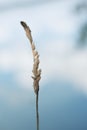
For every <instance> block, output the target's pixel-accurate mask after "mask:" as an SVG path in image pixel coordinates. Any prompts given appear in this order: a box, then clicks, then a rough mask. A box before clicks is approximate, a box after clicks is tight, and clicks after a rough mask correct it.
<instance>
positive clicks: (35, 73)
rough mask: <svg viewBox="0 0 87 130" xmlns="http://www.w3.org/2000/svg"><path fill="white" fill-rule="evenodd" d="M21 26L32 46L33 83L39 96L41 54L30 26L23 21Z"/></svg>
mask: <svg viewBox="0 0 87 130" xmlns="http://www.w3.org/2000/svg"><path fill="white" fill-rule="evenodd" d="M21 25H22V26H23V28H24V30H25V32H26V36H27V38H28V39H29V41H30V44H31V49H32V54H33V61H34V64H33V70H32V73H33V76H32V79H33V80H34V81H33V86H34V91H35V93H36V94H37V93H38V91H39V81H40V79H41V69H39V63H40V60H39V54H38V52H37V50H36V47H35V44H34V42H33V38H32V35H31V30H30V28H29V26H27V24H26V23H25V22H23V21H21Z"/></svg>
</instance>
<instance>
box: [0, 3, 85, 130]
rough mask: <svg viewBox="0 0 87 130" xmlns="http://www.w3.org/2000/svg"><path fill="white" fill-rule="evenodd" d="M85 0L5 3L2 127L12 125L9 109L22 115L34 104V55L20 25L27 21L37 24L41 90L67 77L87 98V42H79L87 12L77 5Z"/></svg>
mask: <svg viewBox="0 0 87 130" xmlns="http://www.w3.org/2000/svg"><path fill="white" fill-rule="evenodd" d="M82 2H83V0H61V1H60V0H54V1H49V0H48V1H39V0H37V1H34V0H32V1H27V0H26V1H24V0H22V1H20V0H19V1H14V0H13V1H11V0H5V1H4V0H3V1H0V106H1V108H0V109H1V112H0V115H1V116H0V117H1V118H0V120H1V121H0V122H2V124H0V126H1V127H2V128H3V123H4V124H5V125H7V127H8V128H9V125H10V121H11V118H12V117H11V118H10V119H9V121H8V122H7V120H6V117H7V119H8V115H11V113H10V114H9V112H8V111H7V112H6V109H5V108H6V107H7V109H9V111H10V110H12V113H14V111H15V113H16V114H17V113H19V111H20V107H21V108H22V109H21V111H22V112H23V109H24V110H25V108H24V106H26V104H27V103H28V102H29V103H31V104H32V105H34V101H33V100H34V96H32V93H33V87H32V79H31V75H32V64H33V60H32V53H31V48H30V44H29V42H28V40H27V38H26V35H25V32H24V30H23V28H22V27H21V25H20V21H21V20H22V21H23V20H24V21H25V22H26V23H27V24H28V25H29V27H30V28H31V31H32V36H33V40H34V42H35V45H36V48H37V50H38V52H39V54H40V61H41V63H40V68H41V69H42V79H41V81H40V86H42V87H41V89H43V90H44V88H45V89H46V85H47V84H49V83H50V82H51V81H55V82H60V81H61V82H63V83H65V86H66V84H67V83H70V84H73V85H72V87H71V86H70V87H71V88H73V89H74V90H75V91H78V92H80V93H82V94H83V95H85V96H87V78H86V77H87V46H86V45H85V47H84V48H79V47H78V43H77V39H78V37H79V30H80V27H81V26H82V24H83V23H85V22H87V18H86V16H87V14H86V13H87V12H86V11H82V12H80V13H76V6H77V5H78V4H81V3H82ZM84 2H86V1H84ZM48 86H50V85H48ZM50 87H51V88H52V86H50ZM51 88H50V89H51ZM44 91H45V90H44ZM67 91H68V90H67ZM63 92H64V91H63ZM66 100H68V99H66ZM32 102H33V103H32ZM32 105H31V106H32ZM28 107H29V106H28ZM14 108H15V109H17V110H14ZM26 109H28V108H27V107H26ZM5 112H6V114H7V115H6V114H5ZM22 112H20V113H22ZM28 114H29V113H28ZM20 115H21V116H19V118H18V119H19V120H20V118H21V117H23V116H25V118H26V120H29V119H28V116H26V115H27V114H26V112H25V115H23V113H22V114H20ZM14 118H15V119H13V122H15V123H16V126H17V122H16V117H15V116H14ZM25 118H24V119H25ZM14 120H15V121H14ZM5 121H6V122H5ZM23 122H24V120H23ZM27 122H28V121H27ZM13 124H14V123H13ZM19 124H20V123H19ZM25 124H26V123H25ZM14 125H15V124H14ZM32 129H33V128H32Z"/></svg>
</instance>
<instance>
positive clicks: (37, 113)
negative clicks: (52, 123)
mask: <svg viewBox="0 0 87 130" xmlns="http://www.w3.org/2000/svg"><path fill="white" fill-rule="evenodd" d="M36 127H37V130H39V111H38V93H37V94H36Z"/></svg>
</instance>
